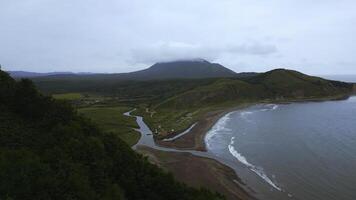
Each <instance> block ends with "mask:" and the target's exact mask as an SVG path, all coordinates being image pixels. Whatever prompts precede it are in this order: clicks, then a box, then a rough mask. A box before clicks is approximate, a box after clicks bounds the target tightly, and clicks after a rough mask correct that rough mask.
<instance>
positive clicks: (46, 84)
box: [34, 69, 352, 137]
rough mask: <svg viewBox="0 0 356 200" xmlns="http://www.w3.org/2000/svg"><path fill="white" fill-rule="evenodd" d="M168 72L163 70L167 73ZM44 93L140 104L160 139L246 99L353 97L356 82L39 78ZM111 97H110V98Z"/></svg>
mask: <svg viewBox="0 0 356 200" xmlns="http://www.w3.org/2000/svg"><path fill="white" fill-rule="evenodd" d="M162 73H163V72H162ZM34 80H35V83H36V85H37V86H38V87H39V89H40V90H41V91H44V92H46V93H49V94H53V93H76V92H80V93H90V94H92V93H95V95H98V96H105V98H104V99H111V101H110V104H113V103H114V104H119V105H124V106H131V107H135V108H139V109H138V110H137V113H138V114H140V115H142V116H144V119H145V121H146V122H147V123H148V125H149V126H150V128H151V129H152V130H154V131H156V130H157V132H158V133H159V134H158V135H157V136H158V137H165V136H166V135H168V134H171V133H175V132H179V131H182V130H183V129H186V128H187V127H188V126H189V125H191V124H192V123H194V122H195V121H196V120H198V119H199V118H201V117H202V116H203V115H204V114H206V113H207V112H210V111H215V110H226V109H227V108H231V107H234V106H237V105H241V104H244V103H257V102H276V101H279V102H283V101H301V100H317V99H318V100H322V99H335V98H341V97H344V96H347V95H349V94H350V92H351V91H352V84H349V83H344V82H338V81H330V80H325V79H322V78H319V77H313V76H308V75H306V74H302V73H300V72H297V71H293V70H287V69H276V70H272V71H269V72H266V73H259V74H256V73H254V74H253V75H250V74H248V75H247V76H243V77H241V78H237V77H227V78H207V79H167V80H149V81H120V80H115V79H100V80H99V79H98V80H83V79H82V78H78V79H71V80H69V79H58V78H54V79H51V78H49V77H47V78H41V79H34ZM106 101H108V100H106Z"/></svg>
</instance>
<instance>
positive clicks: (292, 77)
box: [157, 69, 353, 108]
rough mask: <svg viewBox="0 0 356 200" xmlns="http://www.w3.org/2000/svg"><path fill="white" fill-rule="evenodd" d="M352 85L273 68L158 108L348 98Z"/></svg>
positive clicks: (208, 87) (222, 82) (197, 90)
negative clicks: (344, 96)
mask: <svg viewBox="0 0 356 200" xmlns="http://www.w3.org/2000/svg"><path fill="white" fill-rule="evenodd" d="M352 90H353V84H350V83H345V82H340V81H331V80H326V79H323V78H319V77H313V76H308V75H306V74H303V73H300V72H297V71H293V70H287V69H275V70H272V71H268V72H266V73H261V74H258V75H256V76H253V77H249V78H245V79H236V78H227V79H218V80H216V81H215V82H213V83H211V84H208V85H204V86H201V87H196V88H194V89H192V90H189V91H186V92H184V93H182V94H179V95H177V96H175V97H172V98H170V99H168V100H167V101H165V102H163V103H161V104H160V105H158V107H157V108H159V107H177V108H184V107H187V106H191V107H194V106H200V107H201V106H202V105H204V104H205V105H214V104H223V103H227V102H229V101H231V102H233V101H235V102H242V101H250V102H251V101H261V100H279V101H283V100H285V101H288V100H298V99H312V98H325V97H334V96H339V95H347V94H349V93H351V92H352Z"/></svg>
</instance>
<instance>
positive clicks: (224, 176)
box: [136, 146, 257, 200]
mask: <svg viewBox="0 0 356 200" xmlns="http://www.w3.org/2000/svg"><path fill="white" fill-rule="evenodd" d="M136 151H137V152H139V153H141V154H143V155H145V156H147V158H148V160H149V161H150V162H151V163H153V164H156V165H157V166H159V167H161V168H163V169H164V170H165V171H168V172H170V173H172V174H173V175H174V177H175V178H176V179H177V180H179V181H181V182H183V183H185V184H187V185H189V186H191V187H196V188H200V187H204V188H208V189H210V190H211V191H214V192H219V193H221V194H223V195H224V196H225V197H226V198H227V199H228V200H257V198H256V197H254V195H253V193H254V191H253V190H252V189H251V188H248V186H247V185H246V184H245V183H243V182H242V180H241V179H240V177H239V176H238V175H237V174H236V173H235V171H234V170H233V169H232V168H231V167H229V166H227V165H225V164H223V163H221V162H220V161H218V160H216V159H213V158H208V157H201V156H197V155H193V154H191V153H188V152H185V153H183V152H166V151H161V150H157V149H153V148H151V147H147V146H138V147H137V149H136Z"/></svg>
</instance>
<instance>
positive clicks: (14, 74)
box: [7, 71, 92, 78]
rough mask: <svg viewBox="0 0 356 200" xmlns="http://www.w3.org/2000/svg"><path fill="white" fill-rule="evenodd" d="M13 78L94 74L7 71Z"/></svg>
mask: <svg viewBox="0 0 356 200" xmlns="http://www.w3.org/2000/svg"><path fill="white" fill-rule="evenodd" d="M7 73H9V74H10V76H11V77H13V78H36V77H45V76H59V75H89V74H92V73H90V72H81V73H74V72H46V73H39V72H27V71H7Z"/></svg>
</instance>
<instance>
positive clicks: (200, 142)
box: [138, 95, 352, 200]
mask: <svg viewBox="0 0 356 200" xmlns="http://www.w3.org/2000/svg"><path fill="white" fill-rule="evenodd" d="M350 96H352V95H349V96H344V95H343V96H333V97H327V98H309V99H294V100H285V99H283V100H273V101H272V100H264V101H259V102H250V103H241V104H239V105H237V106H232V107H230V108H226V109H220V110H217V111H212V112H208V113H207V114H205V115H204V117H202V118H201V119H200V120H199V121H198V122H197V124H196V125H195V126H194V127H193V128H192V129H191V130H190V131H189V132H187V133H186V134H184V135H182V136H181V137H179V138H177V139H176V140H174V141H167V142H164V141H162V140H155V141H154V143H155V144H156V145H157V146H161V147H164V148H172V149H177V150H192V151H200V152H206V151H207V149H206V144H205V137H206V134H207V133H208V131H209V130H210V129H211V128H212V127H213V126H214V125H215V124H216V122H217V121H218V120H219V119H220V118H221V117H223V116H224V115H226V114H228V113H230V112H233V111H237V110H241V109H244V108H248V107H250V106H254V105H258V104H290V103H304V102H323V101H335V100H344V99H347V98H349V97H350ZM138 152H140V153H143V154H144V155H146V156H148V157H149V160H150V161H151V162H153V163H155V164H157V165H159V166H161V167H163V168H165V169H166V170H167V171H169V172H171V173H173V174H174V175H175V177H176V178H177V179H178V180H180V181H182V182H184V183H186V184H188V185H191V186H196V187H201V186H203V187H207V188H209V189H212V190H215V191H218V192H220V193H222V194H224V195H225V196H226V197H227V199H242V200H250V199H254V200H255V199H256V197H255V196H256V193H255V192H254V191H253V190H252V189H251V188H249V187H248V185H245V184H244V183H243V182H242V181H241V179H240V178H238V177H239V175H238V173H237V172H235V171H234V169H233V168H232V167H230V166H227V165H225V164H224V162H222V161H220V160H218V159H216V158H205V157H200V156H197V155H193V154H189V153H178V152H165V151H160V150H155V149H151V148H149V147H148V148H145V147H142V146H140V147H139V148H138ZM207 160H211V161H207ZM199 166H200V167H199ZM202 166H203V167H202ZM203 168H204V169H203ZM205 168H206V169H205ZM217 169H219V170H217ZM212 171H213V172H214V173H212ZM231 171H233V173H232V174H233V175H231ZM211 174H213V175H211ZM210 176H213V177H215V179H214V180H215V181H214V180H210V179H209V180H207V179H205V177H210ZM192 177H194V178H192ZM193 179H194V180H199V181H198V182H199V184H198V183H197V182H194V181H192V180H193ZM236 180H237V181H236ZM232 188H235V189H232ZM236 188H237V189H236ZM235 190H238V191H239V193H238V194H236V193H234V191H235ZM241 195H242V196H241Z"/></svg>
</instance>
